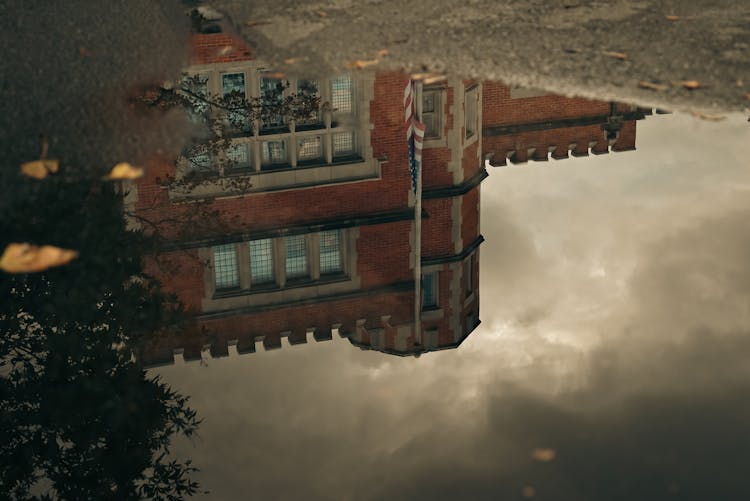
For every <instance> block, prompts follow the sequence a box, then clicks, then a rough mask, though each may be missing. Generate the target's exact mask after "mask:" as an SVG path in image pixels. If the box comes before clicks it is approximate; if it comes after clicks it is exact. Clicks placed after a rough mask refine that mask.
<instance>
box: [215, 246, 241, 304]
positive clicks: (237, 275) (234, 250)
mask: <svg viewBox="0 0 750 501" xmlns="http://www.w3.org/2000/svg"><path fill="white" fill-rule="evenodd" d="M230 247H231V249H232V253H233V256H234V274H235V280H234V281H233V284H230V285H225V286H220V285H219V282H218V277H219V274H218V273H217V272H218V263H217V262H218V260H217V251H218V250H219V249H226V248H230ZM238 254H239V253H238V249H237V244H236V243H230V244H221V245H214V246H212V247H211V264H212V269H213V284H214V290H216V291H222V292H223V291H234V290H239V289H240V287H241V284H242V276H241V275H242V273H241V271H240V263H239V256H238Z"/></svg>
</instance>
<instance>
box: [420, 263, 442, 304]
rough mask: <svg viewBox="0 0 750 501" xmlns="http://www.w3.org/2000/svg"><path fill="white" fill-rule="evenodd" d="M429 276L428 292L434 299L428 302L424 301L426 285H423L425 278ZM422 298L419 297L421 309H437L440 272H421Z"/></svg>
mask: <svg viewBox="0 0 750 501" xmlns="http://www.w3.org/2000/svg"><path fill="white" fill-rule="evenodd" d="M427 277H430V282H431V283H430V284H429V285H430V287H429V288H430V289H431V290H430V293H431V294H432V296H433V298H434V301H433V302H431V303H428V302H427V301H426V297H425V296H426V291H427V287H426V286H425V278H427ZM421 286H422V287H421V288H422V294H421V295H422V298H421V302H422V304H421V311H431V310H439V309H440V272H439V271H430V272H427V273H422V284H421Z"/></svg>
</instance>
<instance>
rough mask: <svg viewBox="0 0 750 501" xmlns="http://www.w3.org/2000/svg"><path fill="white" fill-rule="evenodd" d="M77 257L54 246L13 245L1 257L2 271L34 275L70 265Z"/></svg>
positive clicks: (9, 245)
mask: <svg viewBox="0 0 750 501" xmlns="http://www.w3.org/2000/svg"><path fill="white" fill-rule="evenodd" d="M76 257H78V252H76V251H74V250H69V249H61V248H60V247H54V246H52V245H44V246H42V247H38V246H36V245H31V244H19V243H11V244H8V246H7V247H6V248H5V251H4V252H3V255H2V257H0V269H2V270H3V271H5V272H7V273H34V272H37V271H44V270H46V269H47V268H52V267H53V266H62V265H64V264H68V263H69V262H70V261H72V260H73V259H75V258H76Z"/></svg>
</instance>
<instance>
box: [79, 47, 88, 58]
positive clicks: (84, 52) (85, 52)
mask: <svg viewBox="0 0 750 501" xmlns="http://www.w3.org/2000/svg"><path fill="white" fill-rule="evenodd" d="M78 55H79V56H81V57H88V56H90V55H91V53H90V52H89V50H88V49H87V48H86V47H78Z"/></svg>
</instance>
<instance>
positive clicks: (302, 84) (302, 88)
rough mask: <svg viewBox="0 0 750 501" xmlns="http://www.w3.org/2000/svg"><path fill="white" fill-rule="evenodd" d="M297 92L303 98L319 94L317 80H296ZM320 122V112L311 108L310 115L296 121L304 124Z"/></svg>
mask: <svg viewBox="0 0 750 501" xmlns="http://www.w3.org/2000/svg"><path fill="white" fill-rule="evenodd" d="M297 93H298V94H299V95H301V96H303V97H305V98H308V97H309V98H314V97H317V96H318V95H319V92H318V81H317V80H302V79H301V80H298V81H297ZM319 122H320V113H319V112H318V110H313V113H312V115H310V116H309V117H308V118H303V119H300V120H298V121H297V123H298V124H299V125H305V124H308V125H309V124H316V123H319Z"/></svg>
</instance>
